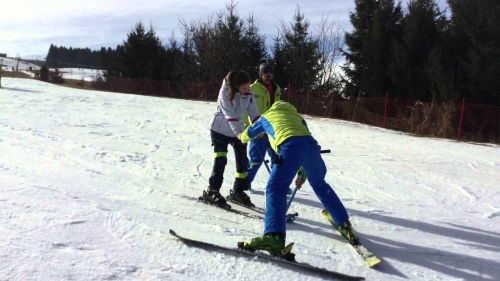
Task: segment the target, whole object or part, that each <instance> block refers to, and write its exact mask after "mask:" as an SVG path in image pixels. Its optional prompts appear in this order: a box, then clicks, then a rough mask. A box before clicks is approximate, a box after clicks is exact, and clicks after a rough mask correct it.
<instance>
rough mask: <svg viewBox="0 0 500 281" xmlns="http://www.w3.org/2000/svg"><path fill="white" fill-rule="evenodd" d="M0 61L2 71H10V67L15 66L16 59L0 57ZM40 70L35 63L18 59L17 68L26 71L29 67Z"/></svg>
mask: <svg viewBox="0 0 500 281" xmlns="http://www.w3.org/2000/svg"><path fill="white" fill-rule="evenodd" d="M0 62H1V63H2V70H3V71H12V68H14V69H15V68H16V66H17V60H16V59H15V58H0ZM30 67H31V69H32V70H33V71H34V70H40V67H39V66H38V65H36V64H32V63H29V62H24V61H22V60H21V61H19V70H24V71H28V70H29V69H30Z"/></svg>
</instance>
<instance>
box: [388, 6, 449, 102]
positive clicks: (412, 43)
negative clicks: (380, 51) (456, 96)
mask: <svg viewBox="0 0 500 281" xmlns="http://www.w3.org/2000/svg"><path fill="white" fill-rule="evenodd" d="M444 22H445V18H444V16H443V15H442V13H441V11H439V8H438V6H437V4H436V2H435V0H411V1H409V2H408V14H407V15H406V16H405V17H404V18H403V20H402V29H403V33H402V36H401V38H400V39H399V40H397V39H396V40H394V41H393V46H392V52H393V60H392V62H391V69H390V74H391V78H392V81H393V82H394V84H395V93H393V96H398V97H401V98H406V99H419V100H424V101H431V100H433V96H435V94H434V95H433V90H432V80H431V76H430V75H429V72H428V69H429V67H430V63H431V62H430V58H431V54H432V53H433V50H435V48H437V46H438V43H439V42H440V41H441V38H442V33H443V28H444ZM435 52H436V51H434V55H437V54H436V53H435Z"/></svg>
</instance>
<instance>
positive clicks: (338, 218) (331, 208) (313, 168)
mask: <svg viewBox="0 0 500 281" xmlns="http://www.w3.org/2000/svg"><path fill="white" fill-rule="evenodd" d="M307 147H308V148H307V149H305V150H306V151H307V153H306V155H305V159H304V165H303V167H304V169H305V170H306V172H307V176H308V179H309V183H310V184H311V186H312V188H313V190H314V192H315V193H316V196H318V198H319V200H320V201H321V203H322V204H323V206H324V207H325V209H326V210H327V211H328V212H329V213H330V214H331V216H332V217H333V219H334V221H335V223H336V224H343V223H345V222H347V221H348V219H349V215H348V214H347V210H346V209H345V207H344V205H343V204H342V201H340V198H339V197H338V196H337V194H336V193H335V191H333V189H332V187H331V186H330V185H329V184H328V183H326V181H325V175H326V166H325V162H324V161H323V159H322V158H321V153H320V150H321V148H320V146H319V145H318V143H317V142H316V140H314V138H312V137H311V138H310V140H309V141H308V146H307Z"/></svg>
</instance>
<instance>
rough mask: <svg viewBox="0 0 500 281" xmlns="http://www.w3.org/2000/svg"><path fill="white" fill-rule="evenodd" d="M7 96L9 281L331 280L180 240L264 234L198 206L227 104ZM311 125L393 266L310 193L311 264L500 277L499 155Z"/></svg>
mask: <svg viewBox="0 0 500 281" xmlns="http://www.w3.org/2000/svg"><path fill="white" fill-rule="evenodd" d="M2 85H3V86H4V88H3V89H0V237H1V239H0V264H1V265H2V266H1V267H0V280H301V281H304V280H321V277H318V276H315V275H308V274H305V273H304V272H299V271H293V270H291V269H289V268H284V267H280V266H278V265H276V264H271V263H264V262H260V261H256V260H252V259H248V258H244V257H236V256H232V255H228V254H223V253H217V252H206V251H203V250H200V249H196V248H189V247H186V246H184V245H183V244H181V243H179V242H178V241H176V240H175V239H173V238H172V237H171V236H170V235H169V234H168V229H169V228H172V229H175V230H176V231H177V232H178V233H179V234H182V235H186V236H189V237H192V238H196V239H202V240H204V241H208V242H214V243H218V244H221V245H225V246H235V245H236V242H237V241H241V240H243V239H247V238H251V237H254V236H257V235H260V234H261V232H262V221H260V220H256V219H248V218H244V217H242V216H238V215H235V214H231V213H228V212H225V211H223V210H218V209H215V208H213V207H209V206H207V205H204V204H201V203H197V202H195V201H191V200H187V199H186V198H185V197H183V196H184V195H188V196H198V195H200V194H201V191H202V189H204V188H205V187H206V186H207V182H208V177H209V176H210V172H211V166H212V151H211V146H210V140H209V133H208V130H207V127H208V125H209V122H210V119H211V116H212V113H213V111H214V110H215V104H214V103H209V102H196V101H186V100H176V99H162V98H152V97H145V96H135V95H124V94H123V95H121V94H116V93H106V92H96V91H84V90H77V89H70V88H65V87H60V86H55V85H51V84H47V83H43V82H39V81H35V80H24V79H13V78H3V79H2ZM307 119H308V123H309V126H310V129H311V130H312V132H313V134H314V135H315V136H316V138H317V139H318V141H319V142H320V143H321V144H322V146H323V148H324V149H326V148H330V149H332V153H331V154H327V155H324V159H325V162H326V163H327V166H328V169H329V173H328V174H327V180H328V182H330V183H331V184H332V186H334V187H335V189H336V191H337V192H338V194H339V196H340V197H341V198H342V199H343V201H344V203H345V205H346V206H347V207H348V209H349V212H350V214H351V216H352V218H351V220H352V222H353V225H354V226H355V229H356V230H357V232H358V233H359V234H360V236H361V239H362V241H363V242H364V243H365V244H366V246H367V247H368V248H369V249H371V250H372V251H373V252H374V253H376V254H377V255H378V256H379V257H381V258H382V259H383V263H382V264H381V265H380V267H378V268H377V269H367V268H366V267H365V266H364V265H363V264H362V263H361V261H360V260H359V258H358V257H357V256H356V254H355V253H354V252H353V251H351V249H350V248H349V247H348V246H347V245H346V243H344V242H343V241H342V239H341V238H340V237H339V235H337V234H336V233H334V232H333V231H332V229H331V227H330V226H329V225H328V224H327V223H326V221H325V220H324V219H323V218H322V217H321V213H320V211H321V205H320V203H319V202H318V200H317V199H316V197H315V196H314V194H313V192H312V190H311V188H310V187H309V186H308V185H306V186H305V187H304V188H303V190H301V191H299V193H298V195H297V198H296V200H295V201H294V203H293V204H292V207H291V209H293V211H297V212H299V214H300V217H299V218H298V220H297V222H296V223H295V224H291V225H288V233H287V235H288V236H287V240H288V241H294V242H295V247H294V249H295V252H296V254H297V260H299V261H304V262H308V263H311V264H314V265H317V266H321V267H325V268H328V269H330V270H336V271H340V272H342V273H347V274H352V275H359V276H364V277H366V278H367V280H500V149H499V146H497V145H490V144H470V143H461V142H460V143H459V142H455V141H452V140H443V139H433V138H421V137H414V136H409V135H406V134H402V133H399V132H394V131H389V130H384V129H381V128H374V127H369V126H365V125H360V124H356V123H351V122H344V121H339V120H330V119H321V118H307ZM229 155H230V156H229V164H228V167H227V168H226V179H225V181H224V186H223V189H222V193H223V194H227V193H228V192H229V187H230V186H231V184H232V181H231V178H232V176H231V175H232V173H233V172H234V171H235V168H234V163H233V156H232V155H233V154H232V153H231V152H230V153H229ZM266 180H267V175H266V171H265V169H262V170H261V171H260V172H259V174H258V176H257V179H256V181H255V182H254V188H255V189H256V190H257V192H256V193H255V194H252V195H251V196H252V200H253V201H254V203H256V205H258V206H261V207H263V206H264V197H263V187H264V186H265V183H266ZM235 208H237V207H235Z"/></svg>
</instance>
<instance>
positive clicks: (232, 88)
mask: <svg viewBox="0 0 500 281" xmlns="http://www.w3.org/2000/svg"><path fill="white" fill-rule="evenodd" d="M225 80H226V83H227V85H228V86H229V99H230V100H231V101H232V100H233V99H234V96H235V95H236V92H238V88H239V87H240V86H241V85H244V84H247V83H250V75H248V73H246V72H245V71H243V70H236V71H229V73H228V74H227V75H226V77H225Z"/></svg>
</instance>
